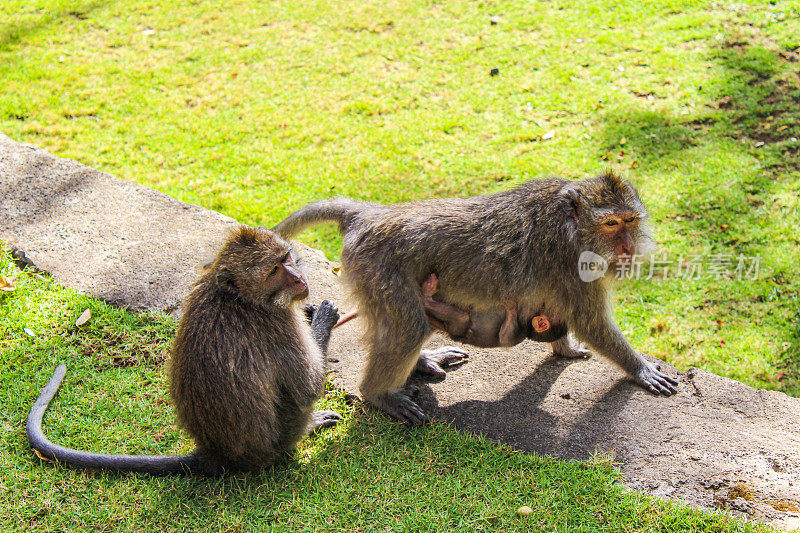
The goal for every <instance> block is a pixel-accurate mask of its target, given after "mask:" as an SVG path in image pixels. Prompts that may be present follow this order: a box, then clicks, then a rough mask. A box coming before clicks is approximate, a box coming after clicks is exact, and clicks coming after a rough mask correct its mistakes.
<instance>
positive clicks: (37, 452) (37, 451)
mask: <svg viewBox="0 0 800 533" xmlns="http://www.w3.org/2000/svg"><path fill="white" fill-rule="evenodd" d="M33 453H35V454H36V457H38V458H39V459H41V460H42V461H47V462H48V463H52V462H54V461H53V460H52V459H50V458H48V457H45V456H44V455H42V454H41V453H40V452H39V450H33Z"/></svg>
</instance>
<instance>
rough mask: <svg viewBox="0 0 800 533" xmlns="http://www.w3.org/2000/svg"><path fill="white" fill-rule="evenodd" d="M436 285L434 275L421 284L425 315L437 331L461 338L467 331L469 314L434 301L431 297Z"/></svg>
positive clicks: (437, 281) (436, 279) (437, 283)
mask: <svg viewBox="0 0 800 533" xmlns="http://www.w3.org/2000/svg"><path fill="white" fill-rule="evenodd" d="M438 285H439V278H437V277H436V274H431V275H430V276H428V277H427V279H425V281H423V282H422V287H421V289H422V306H423V308H424V309H425V314H426V315H427V316H428V320H429V322H431V325H433V326H434V327H436V328H437V329H443V330H444V331H445V332H447V334H448V335H450V336H451V337H461V336H462V335H465V334H466V333H467V332H468V331H469V327H470V322H471V319H470V316H469V313H468V312H466V311H464V310H463V309H459V308H458V307H456V306H454V305H450V304H446V303H443V302H439V301H436V300H434V299H433V295H434V294H435V293H436V288H437V287H438Z"/></svg>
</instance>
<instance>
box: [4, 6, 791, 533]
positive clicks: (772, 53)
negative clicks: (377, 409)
mask: <svg viewBox="0 0 800 533" xmlns="http://www.w3.org/2000/svg"><path fill="white" fill-rule="evenodd" d="M0 15H2V18H0V132H3V133H5V134H7V135H9V136H10V137H12V138H13V139H14V140H16V141H20V142H29V143H32V144H35V145H38V146H41V147H44V148H46V149H48V150H50V151H51V152H52V153H54V154H55V155H58V156H61V157H69V158H74V159H77V160H79V161H81V162H83V163H85V164H87V165H89V166H92V167H95V168H99V169H101V170H104V171H107V172H110V173H112V174H115V175H117V176H119V177H121V178H124V179H129V180H133V181H137V182H140V183H142V184H144V185H147V186H150V187H154V188H156V189H159V190H161V191H164V192H166V193H167V194H170V195H172V196H174V197H177V198H179V199H181V200H185V201H188V202H192V203H196V204H199V205H203V206H205V207H208V208H210V209H215V210H218V211H221V212H223V213H225V214H227V215H230V216H232V217H234V218H236V219H238V220H240V221H241V222H244V223H248V224H258V225H267V226H270V225H273V224H274V223H276V222H278V221H279V220H280V219H281V218H283V217H284V216H285V215H286V214H288V213H289V212H291V211H292V210H294V209H296V208H298V207H300V206H301V205H303V204H304V203H305V202H308V201H310V200H314V199H318V198H321V197H329V196H335V195H345V196H350V197H354V198H359V199H365V200H372V201H379V202H396V201H405V200H414V199H421V198H428V197H437V196H464V195H471V194H482V193H487V192H494V191H497V190H502V189H506V188H508V187H511V186H513V185H514V184H517V183H519V182H521V181H523V180H526V179H530V178H536V177H540V176H543V175H548V174H558V175H563V176H577V177H581V176H587V175H592V174H596V173H597V172H599V171H601V170H604V169H606V168H615V169H618V170H619V171H621V172H622V173H623V174H625V175H626V176H628V177H629V178H630V179H631V180H633V181H634V182H635V183H636V184H637V186H638V187H639V189H640V192H641V195H642V198H643V200H644V201H645V203H646V204H647V205H648V206H649V208H650V211H651V215H652V219H653V226H654V230H655V234H656V237H657V240H658V241H659V243H660V246H661V252H662V253H664V254H665V258H666V260H667V261H668V262H669V264H670V265H671V266H672V267H675V268H676V267H677V265H679V264H680V265H682V266H684V267H686V266H687V263H686V261H687V260H688V259H691V258H693V257H698V256H702V257H704V258H705V259H706V262H705V263H703V266H704V268H706V269H708V268H711V265H710V262H711V259H712V258H714V257H717V258H721V259H724V260H727V261H733V262H734V263H735V261H736V260H737V258H738V257H739V256H744V257H746V258H748V260H752V259H753V258H760V262H759V273H758V276H757V279H754V280H752V279H747V276H745V277H744V279H742V280H739V279H737V276H735V275H730V274H729V275H721V276H716V275H710V274H711V272H709V271H706V272H705V273H701V274H702V275H700V276H699V279H684V278H682V277H679V276H677V275H676V274H675V273H672V275H670V276H669V278H668V279H666V280H640V281H636V282H632V283H628V284H626V285H623V286H622V287H621V289H620V293H619V298H618V305H617V309H616V310H617V315H618V318H619V321H620V323H621V326H622V327H623V329H624V330H625V332H626V334H627V335H628V336H629V337H630V339H631V340H632V342H633V343H634V345H636V346H637V347H639V348H641V349H643V350H645V351H648V352H650V353H653V354H654V355H656V356H658V357H660V358H662V359H665V360H667V361H669V362H670V363H673V364H675V365H677V366H678V367H679V368H681V369H686V368H688V367H689V366H692V365H695V366H699V367H701V368H704V369H706V370H709V371H712V372H716V373H718V374H722V375H726V376H729V377H732V378H735V379H739V380H742V381H744V382H745V383H748V384H750V385H753V386H757V387H763V388H770V389H777V390H783V391H785V392H788V393H790V394H794V395H798V394H800V372H799V371H798V368H800V314H799V313H798V295H799V294H800V276H798V274H799V273H800V266H798V265H799V264H800V237H798V234H797V228H798V226H800V214H799V213H798V197H799V196H800V142H798V140H797V139H798V138H800V77H798V74H797V72H798V68H799V67H798V65H800V62H799V60H800V54H799V52H800V2H798V1H791V2H789V1H775V2H771V3H768V2H763V1H750V2H736V3H730V4H726V3H719V2H697V1H689V0H671V1H670V0H664V1H662V2H650V1H647V0H638V1H635V0H624V1H618V2H602V1H597V0H589V1H586V2H567V1H564V0H555V1H548V2H544V1H521V0H519V1H515V0H507V1H501V0H483V1H461V0H450V1H447V2H432V1H428V2H422V1H415V0H407V1H404V2H392V1H389V2H387V1H383V2H372V1H362V2H347V3H334V4H331V3H330V2H315V1H308V2H294V1H292V2H289V1H281V0H278V1H272V2H255V1H253V0H243V1H228V2H199V1H193V2H166V1H163V0H131V1H128V2H103V1H101V0H98V1H94V2H81V1H56V0H51V1H44V0H42V1H35V0H34V1H31V0H26V1H18V0H5V1H4V2H2V3H0ZM493 16H495V17H496V19H495V20H496V21H497V22H496V24H491V23H490V19H491V17H493ZM492 68H497V69H499V74H498V75H496V76H490V70H491V69H492ZM302 240H304V241H305V242H307V243H308V244H310V245H312V246H315V247H317V248H320V249H322V250H324V251H325V252H326V253H327V254H328V255H329V256H330V257H332V258H335V257H336V256H337V254H338V250H339V247H340V242H341V241H340V239H339V238H338V236H337V235H336V233H335V230H334V228H332V227H322V228H320V229H316V230H313V231H308V232H306V233H305V234H304V235H303V236H302ZM6 263H7V261H6ZM4 268H5V269H7V270H8V269H11V266H10V265H7V264H6V266H4ZM14 275H17V274H14ZM19 279H20V280H21V281H20V283H19V285H20V288H18V289H17V290H16V291H14V292H13V293H12V294H11V295H7V296H6V297H5V298H4V299H3V300H2V301H0V329H2V330H3V337H2V339H0V343H2V344H0V347H1V348H2V355H0V371H1V372H0V375H1V376H2V377H0V379H2V381H3V384H2V387H1V388H0V390H2V391H3V392H4V393H5V395H6V397H7V401H6V402H4V405H5V407H4V408H3V409H4V410H3V411H2V413H3V414H2V417H3V425H4V428H5V429H4V432H3V437H2V438H3V447H4V450H5V451H6V452H8V453H5V452H4V453H3V455H2V461H3V466H4V467H5V468H4V474H3V477H2V478H0V479H2V485H3V489H4V490H3V491H2V492H0V498H3V499H5V500H6V501H3V502H2V508H4V509H12V510H13V511H12V513H11V515H10V516H7V517H6V518H5V520H8V521H9V522H7V526H6V527H11V526H12V525H13V524H17V525H19V524H22V527H25V526H27V525H29V524H30V525H35V526H36V527H38V528H39V529H41V530H52V529H58V528H66V527H67V524H68V523H69V521H71V520H75V523H76V524H83V527H84V528H86V529H95V528H102V527H105V528H107V529H111V528H113V525H112V524H109V523H107V518H108V516H114V517H118V518H119V519H120V520H122V521H123V524H127V525H126V526H125V527H127V529H134V528H136V529H140V527H139V523H140V521H142V520H144V519H146V520H148V521H150V522H152V523H153V524H156V525H154V526H153V527H154V528H156V527H157V524H158V523H159V522H163V524H165V526H168V527H174V528H179V527H186V528H192V529H199V530H203V529H208V530H225V529H226V528H228V529H230V530H236V529H237V528H241V529H246V528H247V526H249V525H251V524H257V525H260V527H266V524H269V523H270V521H274V522H275V524H284V525H286V526H287V527H288V526H290V525H291V526H296V527H300V526H299V524H310V525H309V527H319V528H320V529H324V528H325V527H330V528H331V529H336V528H337V527H339V528H344V529H362V530H369V529H383V528H384V527H389V528H397V529H403V528H406V529H416V528H422V529H425V528H433V527H434V525H441V524H444V525H445V526H444V527H445V528H446V527H448V526H449V527H451V528H456V527H458V526H459V525H464V527H466V526H467V525H470V524H472V525H474V526H478V525H481V526H483V527H484V529H486V530H498V529H515V528H521V529H530V528H531V524H532V523H533V524H538V526H534V528H535V527H544V528H559V529H562V530H564V531H569V530H572V529H574V528H573V527H572V526H574V525H576V524H583V525H584V526H585V527H586V529H602V528H603V527H606V526H603V524H604V523H605V522H606V521H607V522H608V523H609V524H610V525H608V526H607V529H610V530H616V529H623V525H622V524H623V523H624V524H625V525H626V526H627V525H630V527H631V528H633V529H640V530H654V529H655V530H658V529H664V530H671V528H670V527H667V526H664V525H662V524H663V523H668V522H669V521H677V522H678V523H682V524H684V525H686V526H687V527H688V528H689V529H691V528H695V529H703V528H705V527H706V526H707V527H709V528H711V527H712V526H711V525H708V524H710V523H712V522H713V523H714V524H717V525H719V526H720V527H723V525H724V524H725V523H726V522H725V520H723V519H719V518H699V517H698V515H695V514H691V513H689V514H687V512H686V511H683V510H675V509H673V508H670V509H669V510H666V509H667V508H666V507H665V506H664V505H663V504H661V503H655V502H653V501H651V500H646V499H642V498H640V497H638V496H633V495H622V494H621V493H620V491H619V490H618V489H617V488H614V487H613V486H612V485H611V484H610V483H611V482H612V479H613V476H612V474H611V473H610V472H609V471H608V469H607V468H605V467H603V468H599V469H591V468H590V469H586V468H583V467H581V466H580V465H573V464H564V463H558V462H554V461H548V460H543V459H538V458H531V457H527V456H522V455H519V454H513V453H510V452H508V451H507V450H503V449H498V448H496V447H493V446H489V445H487V444H485V443H483V442H480V441H477V440H472V439H468V438H466V437H463V436H460V435H458V434H457V433H455V432H452V431H451V430H449V429H447V428H443V427H441V426H434V427H433V428H427V429H424V430H420V431H419V432H406V431H403V430H400V429H398V428H396V427H395V426H394V425H393V424H391V423H388V422H386V421H385V420H383V419H381V418H380V417H374V416H372V415H370V414H368V413H364V412H362V411H361V410H360V409H356V410H353V409H352V408H350V407H346V406H344V405H343V404H342V403H341V400H340V399H339V400H337V399H336V398H335V397H334V398H332V399H330V400H329V401H331V402H333V403H335V404H337V405H336V406H337V408H341V409H348V413H349V415H348V419H347V423H346V424H344V425H343V426H342V427H341V428H339V429H337V430H336V431H334V432H332V433H330V434H329V435H326V436H324V437H321V438H319V439H315V440H314V441H312V442H311V443H310V444H309V445H308V446H307V447H305V448H304V449H303V450H302V452H301V454H300V456H301V459H300V462H299V463H298V464H297V465H293V466H291V467H288V468H287V469H281V470H280V471H278V472H276V473H274V474H272V475H263V476H251V477H242V478H233V479H231V480H226V481H219V482H208V481H190V482H188V483H187V482H185V481H182V480H181V481H176V480H150V479H147V478H141V477H135V476H125V477H122V478H115V477H106V476H99V475H98V476H91V477H88V478H87V476H85V475H83V474H79V473H70V472H61V471H55V470H54V469H47V468H43V467H42V466H40V465H39V464H37V461H35V460H34V459H33V458H32V457H31V456H30V454H29V452H28V449H27V447H26V445H25V441H24V437H23V433H22V430H21V425H20V424H21V423H22V420H23V418H24V415H25V411H26V409H27V406H28V404H29V403H30V401H32V399H33V398H34V397H35V396H36V391H37V390H38V388H39V387H40V386H41V385H42V384H43V383H44V382H45V381H46V377H47V376H45V375H43V373H42V370H41V369H42V368H47V369H49V368H51V367H52V368H54V367H55V365H56V362H58V361H65V362H67V363H68V365H69V373H68V376H67V379H66V382H65V390H64V391H62V394H60V395H59V397H58V399H57V400H56V404H57V405H56V406H55V408H54V409H53V412H52V415H51V416H49V417H48V419H47V420H48V422H46V425H47V427H49V428H51V432H52V433H53V435H55V436H58V437H59V438H62V439H64V441H65V442H68V443H70V444H73V445H81V446H87V447H90V446H91V447H93V449H97V450H122V449H124V450H125V451H139V452H146V451H154V452H155V451H159V452H166V451H171V450H173V449H175V448H180V447H185V446H186V443H185V442H184V441H182V440H181V439H179V437H178V434H177V433H176V432H175V430H174V429H172V426H171V416H172V415H171V410H170V409H169V408H168V406H167V405H166V397H165V394H164V377H163V370H162V367H161V366H160V364H161V362H162V361H163V356H164V353H165V347H166V345H167V343H168V341H169V339H170V338H171V335H172V333H173V330H174V325H173V324H172V323H171V322H169V321H165V320H164V319H161V318H158V317H133V316H130V315H127V314H125V313H121V312H119V311H116V310H112V309H107V308H105V307H104V306H102V305H101V304H98V303H97V302H95V301H92V300H88V299H85V298H83V297H80V296H76V295H74V294H72V293H70V292H69V291H63V290H61V289H59V288H57V287H55V286H53V285H52V284H50V283H49V282H47V281H46V280H39V279H37V278H29V277H28V276H27V275H24V274H23V275H21V276H20V278H19ZM86 307H92V308H93V309H95V315H96V316H95V318H94V319H92V321H91V322H90V325H89V326H88V327H86V328H84V329H80V330H77V329H75V328H72V327H71V326H70V324H72V323H73V322H74V320H75V318H77V315H78V314H80V312H81V311H82V309H83V308H86ZM23 324H29V325H31V326H30V327H31V328H34V329H36V334H37V336H36V337H35V338H34V339H31V338H29V337H27V336H25V335H24V334H23V333H22V332H21V328H22V327H23ZM334 396H335V395H334ZM337 402H338V403H337ZM154 406H160V408H159V409H157V412H154ZM89 420H90V421H93V424H92V422H89ZM431 435H434V436H435V437H436V438H430V436H431ZM453 447H455V449H456V451H455V452H453ZM398 454H399V455H398ZM403 454H406V455H407V456H406V455H403ZM401 456H402V457H401ZM343 457H346V460H343ZM480 457H486V458H487V459H486V461H487V464H491V465H497V464H502V465H508V466H503V467H501V468H498V469H496V470H497V471H495V470H493V469H491V468H488V467H487V468H484V467H483V466H481V465H482V464H483V463H480V464H478V463H476V461H478V459H477V458H480ZM398 458H399V459H398ZM401 465H411V466H410V467H409V471H410V473H409V474H408V477H405V473H402V474H399V473H398V472H397V470H398V469H399V468H400V466H401ZM428 469H435V470H436V472H439V470H442V471H443V472H446V474H447V475H444V474H442V475H441V476H438V474H437V476H433V477H435V478H436V479H433V480H431V479H429V478H430V477H432V476H429V475H425V474H424V473H425V471H426V470H428ZM398 474H399V475H401V479H402V481H395V476H396V475H398ZM451 475H452V477H450V476H451ZM565 479H566V480H569V481H568V482H567V484H566V485H565V484H564V480H565ZM409 487H413V488H417V487H421V488H422V490H417V491H414V490H409ZM487 487H488V488H487ZM575 491H578V492H580V494H578V493H577V492H575ZM573 498H582V499H584V500H585V501H587V502H590V503H587V504H586V505H582V506H581V508H580V509H572V510H569V505H570V503H571V501H570V500H571V499H573ZM420 499H421V501H420ZM186 502H188V503H186ZM591 502H594V503H591ZM523 504H527V505H530V506H531V507H533V508H534V510H535V514H534V517H533V518H531V519H529V520H532V522H531V521H529V522H527V523H522V522H519V521H517V519H516V518H514V515H513V511H514V509H516V507H517V506H519V505H523ZM326 513H327V514H326ZM424 513H427V514H428V516H427V517H425V516H424ZM562 513H566V514H565V515H564V518H561V517H562ZM323 515H325V516H323ZM16 520H21V522H17V521H16ZM695 520H697V521H699V522H693V521H695ZM704 520H706V521H709V522H703V521H704ZM293 521H296V523H293ZM342 521H343V522H342ZM462 521H463V522H462ZM664 521H666V522H664ZM326 524H327V526H326ZM724 527H734V528H736V527H740V526H736V525H733V526H727V525H725V526H724Z"/></svg>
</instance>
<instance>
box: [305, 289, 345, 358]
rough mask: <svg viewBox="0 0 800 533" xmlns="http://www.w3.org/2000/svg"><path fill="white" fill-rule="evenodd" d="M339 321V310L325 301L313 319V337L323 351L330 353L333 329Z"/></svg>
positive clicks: (315, 312)
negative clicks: (329, 346)
mask: <svg viewBox="0 0 800 533" xmlns="http://www.w3.org/2000/svg"><path fill="white" fill-rule="evenodd" d="M338 321H339V310H338V309H336V306H334V305H333V304H332V303H330V302H329V301H328V300H323V301H322V303H321V304H319V307H317V309H316V311H314V314H313V316H312V317H311V335H312V336H313V337H314V340H315V341H317V344H318V345H319V347H320V348H321V349H322V352H323V353H327V352H328V341H329V340H330V338H331V329H333V326H334V325H335V324H336V322H338Z"/></svg>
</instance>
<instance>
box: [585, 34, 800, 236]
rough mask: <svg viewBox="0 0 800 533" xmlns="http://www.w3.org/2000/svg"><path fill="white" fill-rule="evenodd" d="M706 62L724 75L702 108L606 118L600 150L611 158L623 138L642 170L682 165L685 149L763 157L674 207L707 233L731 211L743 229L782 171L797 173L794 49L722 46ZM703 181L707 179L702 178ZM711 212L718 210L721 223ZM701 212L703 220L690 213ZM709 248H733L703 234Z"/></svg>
mask: <svg viewBox="0 0 800 533" xmlns="http://www.w3.org/2000/svg"><path fill="white" fill-rule="evenodd" d="M711 59H712V60H713V61H714V62H716V63H717V64H718V65H719V66H720V67H721V68H722V73H723V74H722V76H721V77H720V79H718V80H716V82H714V83H712V84H711V86H710V87H708V88H706V92H707V93H709V96H710V100H709V101H708V102H707V104H706V107H705V109H703V110H700V111H698V112H696V113H694V114H693V115H687V116H685V117H679V116H674V115H671V114H669V113H667V112H665V111H651V110H647V109H624V110H618V111H615V112H611V113H609V114H608V116H607V117H606V124H605V126H604V130H603V132H602V135H603V137H602V138H603V140H602V148H601V149H602V150H604V151H606V152H611V153H613V152H614V151H616V150H619V149H620V147H621V145H620V144H619V143H620V140H621V139H625V145H624V149H625V150H626V151H629V152H632V153H633V154H634V156H635V157H636V158H637V161H638V162H639V163H640V166H642V167H648V166H649V167H652V166H664V165H667V166H680V165H681V164H685V162H686V159H687V158H690V157H692V156H690V154H689V153H688V152H689V151H690V150H692V149H694V148H696V147H699V146H704V145H712V146H713V147H714V150H727V151H729V152H730V153H731V155H732V159H735V157H733V156H742V155H750V156H752V157H755V158H758V159H760V160H761V162H762V164H761V169H760V171H756V172H752V171H750V172H748V171H742V172H730V173H728V174H726V175H725V177H724V179H723V180H718V181H716V182H714V180H713V178H714V177H717V176H711V178H712V179H709V180H708V181H709V183H693V184H692V185H693V186H695V187H697V189H696V190H692V191H684V192H686V193H691V194H684V195H682V196H681V198H680V200H679V205H678V206H677V208H678V210H679V213H680V214H682V215H683V216H682V220H683V221H684V222H685V224H686V225H688V226H694V227H695V229H700V230H706V229H708V228H709V227H710V226H713V225H714V224H717V223H719V222H721V221H722V222H726V223H729V220H728V215H730V213H731V212H733V213H735V214H736V215H738V216H740V217H741V216H744V219H740V223H741V225H742V226H743V229H745V231H744V233H746V228H745V226H746V224H747V223H748V217H749V216H750V215H751V213H752V211H754V210H755V209H756V208H758V207H760V206H761V205H763V204H764V202H765V201H766V200H767V198H768V196H769V195H770V194H772V193H774V192H775V190H776V188H777V186H778V184H779V183H780V182H781V181H782V180H785V179H787V178H788V174H790V173H792V172H796V171H797V170H798V169H800V155H798V151H799V149H800V143H798V141H796V140H794V141H792V138H795V139H796V138H797V136H798V135H799V134H800V131H798V128H799V127H800V87H798V84H797V64H798V63H797V62H798V59H800V54H798V52H797V51H793V50H781V51H773V50H769V49H767V48H764V47H763V46H758V45H754V44H749V43H747V42H740V41H735V42H730V41H729V42H726V43H725V44H723V45H722V46H721V47H720V48H718V49H716V50H714V51H713V52H712V54H711ZM704 181H706V180H704ZM709 211H712V212H713V211H722V212H723V213H722V214H723V215H724V220H722V219H720V217H718V216H715V215H714V213H709ZM698 213H703V216H695V215H696V214H698ZM708 236H709V239H710V240H711V243H710V244H712V245H715V244H720V245H723V246H731V245H733V247H734V248H739V247H740V245H746V244H747V242H743V243H736V242H729V241H726V240H725V239H727V238H728V236H726V235H716V236H717V237H719V238H715V233H714V232H710V233H709V234H708Z"/></svg>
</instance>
